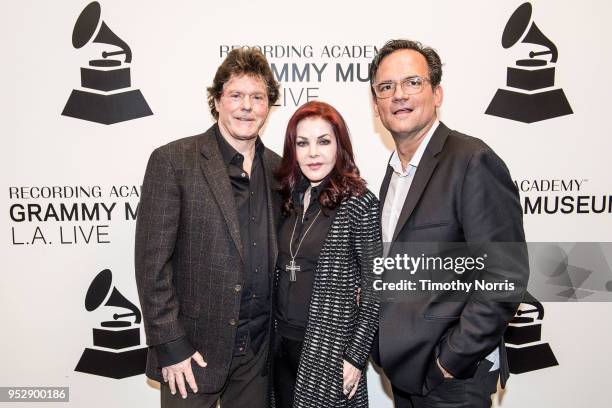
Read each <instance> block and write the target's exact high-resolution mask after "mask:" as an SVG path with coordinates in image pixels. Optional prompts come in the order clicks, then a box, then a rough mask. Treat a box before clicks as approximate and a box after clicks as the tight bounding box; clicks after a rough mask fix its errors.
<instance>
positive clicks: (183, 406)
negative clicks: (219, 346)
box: [161, 343, 270, 408]
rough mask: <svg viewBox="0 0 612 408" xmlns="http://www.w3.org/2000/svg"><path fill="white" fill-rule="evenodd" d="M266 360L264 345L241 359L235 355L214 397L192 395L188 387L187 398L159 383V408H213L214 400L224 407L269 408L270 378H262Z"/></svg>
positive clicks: (215, 404) (209, 395) (203, 394)
mask: <svg viewBox="0 0 612 408" xmlns="http://www.w3.org/2000/svg"><path fill="white" fill-rule="evenodd" d="M267 357H268V345H267V343H264V344H263V345H262V346H261V347H260V349H259V351H258V352H257V354H254V353H253V351H252V349H251V348H250V347H249V349H248V351H247V354H246V355H244V356H235V357H234V358H233V359H232V363H231V365H230V369H229V375H228V378H227V381H226V382H225V385H224V386H223V388H222V389H221V391H219V392H217V393H214V394H205V393H201V392H200V393H198V394H193V393H192V392H191V388H189V385H187V384H185V386H186V387H188V390H189V392H188V394H187V398H186V399H183V398H182V397H181V394H180V393H179V392H178V390H177V391H176V394H174V395H172V394H171V393H170V388H169V387H168V385H167V384H165V383H162V384H161V408H215V407H216V406H217V401H221V406H222V407H224V408H226V407H229V408H269V407H270V402H269V392H270V384H269V382H268V380H269V376H267V375H266V376H262V373H263V372H264V369H265V366H266V359H267Z"/></svg>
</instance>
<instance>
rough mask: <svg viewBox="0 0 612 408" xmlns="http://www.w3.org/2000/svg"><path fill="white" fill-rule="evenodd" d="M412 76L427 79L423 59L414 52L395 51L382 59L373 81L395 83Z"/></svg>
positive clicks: (424, 60) (425, 64)
mask: <svg viewBox="0 0 612 408" xmlns="http://www.w3.org/2000/svg"><path fill="white" fill-rule="evenodd" d="M414 75H418V76H421V77H423V78H429V67H428V66H427V60H426V59H425V57H424V56H423V55H422V54H421V53H420V52H418V51H415V50H397V51H393V52H392V53H391V54H389V55H387V56H385V57H384V58H383V59H382V61H381V62H380V65H379V66H378V71H377V72H376V78H374V79H375V82H381V81H397V80H400V79H403V78H406V77H409V76H414Z"/></svg>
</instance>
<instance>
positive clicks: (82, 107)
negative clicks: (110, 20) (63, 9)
mask: <svg viewBox="0 0 612 408" xmlns="http://www.w3.org/2000/svg"><path fill="white" fill-rule="evenodd" d="M100 15H101V9H100V3H98V2H97V1H94V2H92V3H90V4H89V5H88V6H87V7H85V9H84V10H83V11H82V12H81V15H79V18H78V19H77V22H76V24H75V25H74V30H73V31H72V45H73V46H74V48H77V49H80V48H82V47H84V46H85V45H87V44H89V43H90V42H91V43H99V44H108V45H110V46H112V47H113V48H118V49H117V50H114V51H104V52H102V58H101V59H95V60H91V61H89V64H88V66H86V67H82V68H81V87H82V89H74V90H73V91H72V93H71V94H70V97H69V98H68V102H67V103H66V106H65V107H64V110H63V112H62V115H64V116H70V117H73V118H77V119H83V120H88V121H90V122H97V123H103V124H105V125H111V124H113V123H117V122H123V121H126V120H132V119H138V118H142V117H144V116H149V115H152V114H153V112H152V111H151V109H150V108H149V105H148V104H147V101H146V100H145V98H144V96H143V95H142V93H141V92H140V90H138V89H131V88H130V87H131V77H130V67H129V64H130V63H131V62H132V50H131V49H130V47H129V46H128V45H127V44H126V43H125V41H123V40H122V39H121V38H119V37H118V36H117V35H116V34H115V33H113V32H112V31H111V29H110V28H108V26H107V25H106V23H105V22H104V21H102V20H101V18H100ZM115 56H123V58H122V59H115V58H108V57H115Z"/></svg>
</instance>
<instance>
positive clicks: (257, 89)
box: [223, 73, 268, 95]
mask: <svg viewBox="0 0 612 408" xmlns="http://www.w3.org/2000/svg"><path fill="white" fill-rule="evenodd" d="M223 92H240V93H245V94H254V93H263V94H265V95H267V94H268V92H267V87H266V83H265V82H264V80H263V78H261V77H260V76H259V75H256V74H248V73H247V74H232V75H231V76H230V78H229V79H228V80H227V82H225V83H224V84H223Z"/></svg>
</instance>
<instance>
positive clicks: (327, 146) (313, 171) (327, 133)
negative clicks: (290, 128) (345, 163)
mask: <svg viewBox="0 0 612 408" xmlns="http://www.w3.org/2000/svg"><path fill="white" fill-rule="evenodd" d="M296 133H297V138H296V142H295V145H296V146H295V152H296V156H297V161H298V165H299V166H300V170H302V173H303V174H304V176H305V177H306V178H307V179H308V180H310V182H311V184H313V185H316V184H318V183H320V182H321V181H322V180H323V179H324V178H325V177H326V176H327V175H328V174H329V173H330V172H331V171H332V170H333V168H334V166H335V165H336V151H337V150H338V144H337V141H336V134H335V133H334V129H333V128H332V126H331V124H330V123H329V122H328V121H326V120H324V119H322V118H320V117H308V118H305V119H302V120H301V121H299V122H298V124H297V129H296Z"/></svg>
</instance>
